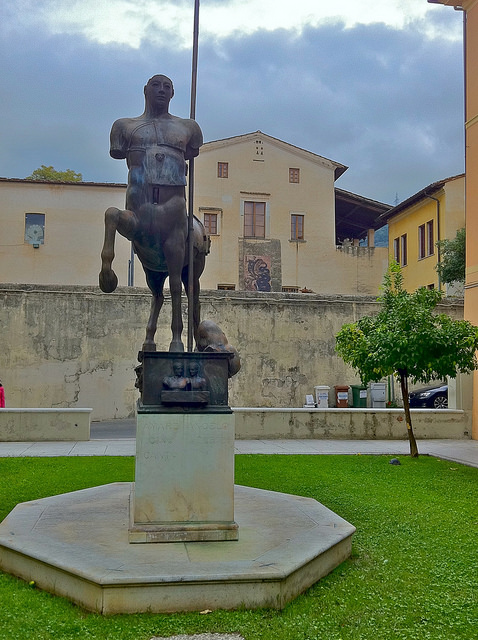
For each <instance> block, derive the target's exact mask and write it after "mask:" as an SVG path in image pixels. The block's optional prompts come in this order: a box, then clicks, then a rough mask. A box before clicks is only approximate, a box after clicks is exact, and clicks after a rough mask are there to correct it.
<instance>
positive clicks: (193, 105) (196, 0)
mask: <svg viewBox="0 0 478 640" xmlns="http://www.w3.org/2000/svg"><path fill="white" fill-rule="evenodd" d="M198 40H199V0H194V28H193V58H192V73H191V109H190V116H189V117H190V118H192V119H193V120H194V119H195V118H196V85H197V68H198ZM193 205H194V158H191V159H190V160H189V192H188V208H189V215H188V351H192V350H193V333H194V330H193V329H194V323H193V321H194V317H193V296H194V264H193V263H194V239H193V227H194V206H193Z"/></svg>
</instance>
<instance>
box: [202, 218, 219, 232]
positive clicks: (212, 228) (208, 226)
mask: <svg viewBox="0 0 478 640" xmlns="http://www.w3.org/2000/svg"><path fill="white" fill-rule="evenodd" d="M204 229H205V230H206V233H207V234H208V235H210V236H217V213H205V214H204Z"/></svg>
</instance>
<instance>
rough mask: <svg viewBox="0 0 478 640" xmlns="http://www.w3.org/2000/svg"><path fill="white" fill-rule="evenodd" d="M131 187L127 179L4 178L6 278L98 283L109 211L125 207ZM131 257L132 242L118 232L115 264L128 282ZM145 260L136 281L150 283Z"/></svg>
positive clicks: (0, 181)
mask: <svg viewBox="0 0 478 640" xmlns="http://www.w3.org/2000/svg"><path fill="white" fill-rule="evenodd" d="M125 192H126V186H125V185H124V184H97V183H87V182H80V183H54V182H44V181H35V180H17V179H6V178H0V274H1V275H0V280H1V281H2V282H11V283H29V284H79V285H93V284H97V282H98V273H99V271H100V266H101V259H100V253H101V247H102V243H103V236H104V212H105V210H106V209H107V208H108V207H110V206H116V207H119V208H124V202H125ZM130 258H131V249H130V243H129V242H128V241H127V240H126V239H125V238H122V237H121V236H117V241H116V258H115V270H116V273H117V275H118V280H119V284H120V285H123V286H126V285H127V284H128V271H129V260H130ZM135 262H137V260H135ZM138 265H139V263H138ZM140 266H141V265H139V266H138V267H137V269H136V283H137V285H138V286H146V284H145V280H144V277H143V274H142V269H141V268H140Z"/></svg>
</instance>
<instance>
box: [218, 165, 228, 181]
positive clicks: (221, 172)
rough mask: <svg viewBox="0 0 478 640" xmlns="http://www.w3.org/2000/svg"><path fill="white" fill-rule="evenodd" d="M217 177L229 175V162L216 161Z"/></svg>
mask: <svg viewBox="0 0 478 640" xmlns="http://www.w3.org/2000/svg"><path fill="white" fill-rule="evenodd" d="M217 177H218V178H228V177H229V163H228V162H218V163H217Z"/></svg>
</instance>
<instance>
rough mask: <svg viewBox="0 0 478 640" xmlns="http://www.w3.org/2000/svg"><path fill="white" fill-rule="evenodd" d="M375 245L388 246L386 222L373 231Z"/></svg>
mask: <svg viewBox="0 0 478 640" xmlns="http://www.w3.org/2000/svg"><path fill="white" fill-rule="evenodd" d="M375 246H376V247H388V224H386V225H385V226H384V227H381V228H380V229H377V231H375Z"/></svg>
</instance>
